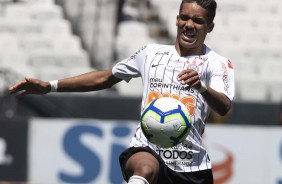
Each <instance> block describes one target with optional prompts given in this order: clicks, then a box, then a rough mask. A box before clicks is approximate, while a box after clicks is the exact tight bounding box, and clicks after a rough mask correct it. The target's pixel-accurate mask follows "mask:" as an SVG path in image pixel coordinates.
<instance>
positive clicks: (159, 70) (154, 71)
mask: <svg viewBox="0 0 282 184" xmlns="http://www.w3.org/2000/svg"><path fill="white" fill-rule="evenodd" d="M147 59H148V60H147V65H146V68H145V73H146V74H147V75H150V76H156V75H176V74H178V73H179V72H181V71H183V70H185V69H193V70H195V71H197V72H198V73H199V74H201V73H203V72H204V71H205V70H204V68H205V67H206V62H207V58H204V57H198V56H195V57H173V56H171V55H162V56H155V57H151V58H147Z"/></svg>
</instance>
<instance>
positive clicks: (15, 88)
mask: <svg viewBox="0 0 282 184" xmlns="http://www.w3.org/2000/svg"><path fill="white" fill-rule="evenodd" d="M26 83H27V81H26V79H24V80H21V81H20V82H18V83H16V84H15V85H14V86H11V87H10V88H9V91H10V94H13V93H17V92H19V91H21V90H24V88H25V86H26Z"/></svg>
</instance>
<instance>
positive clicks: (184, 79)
mask: <svg viewBox="0 0 282 184" xmlns="http://www.w3.org/2000/svg"><path fill="white" fill-rule="evenodd" d="M177 80H178V81H180V83H181V84H182V85H188V87H189V88H190V87H192V88H194V89H200V88H201V81H200V76H199V74H198V72H196V71H195V70H193V69H185V70H183V71H181V72H180V73H179V74H178V76H177Z"/></svg>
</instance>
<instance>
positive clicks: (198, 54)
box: [10, 0, 234, 184]
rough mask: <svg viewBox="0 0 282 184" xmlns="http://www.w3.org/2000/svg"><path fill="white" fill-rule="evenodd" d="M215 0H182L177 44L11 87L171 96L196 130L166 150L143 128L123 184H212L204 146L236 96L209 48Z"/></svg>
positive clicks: (229, 74)
mask: <svg viewBox="0 0 282 184" xmlns="http://www.w3.org/2000/svg"><path fill="white" fill-rule="evenodd" d="M216 7H217V3H216V2H215V1H214V0H182V2H181V5H180V9H179V14H178V15H177V17H176V26H177V38H176V41H175V45H159V44H148V45H147V46H145V47H144V48H142V49H140V50H138V51H137V52H136V53H135V54H133V55H132V56H130V57H128V58H126V59H124V60H123V61H120V62H119V63H117V64H116V65H115V66H114V67H113V68H112V69H110V70H103V71H93V72H89V73H85V74H81V75H79V76H75V77H70V78H65V79H61V80H54V81H49V82H48V81H42V80H39V79H32V78H25V79H24V80H22V81H20V82H18V83H16V84H15V85H14V86H12V87H11V88H10V92H11V93H12V94H14V93H17V96H18V97H22V96H25V95H27V94H46V93H48V92H50V91H56V92H86V91H95V90H102V89H105V88H110V87H112V86H113V85H114V84H116V83H118V82H120V81H121V80H125V81H129V80H130V79H131V78H134V77H141V78H142V80H143V96H142V106H143V107H144V106H145V105H146V104H148V103H149V102H151V101H152V100H153V99H156V98H159V97H162V96H171V97H173V98H176V99H179V100H180V101H181V102H183V103H184V104H185V106H186V107H187V108H188V110H189V112H190V115H191V117H192V118H191V119H192V120H191V121H192V122H191V123H192V128H191V131H190V132H189V135H188V137H187V138H186V140H185V141H183V142H182V143H181V144H180V145H178V146H175V147H172V148H168V149H164V148H160V147H157V146H155V145H153V144H152V143H150V142H149V141H148V140H147V139H146V138H145V136H144V135H143V133H142V130H141V128H140V124H139V125H138V126H137V129H136V133H135V135H134V137H132V140H131V142H130V145H129V148H128V149H127V150H125V151H124V152H123V153H122V154H121V155H120V165H121V169H122V172H123V176H124V179H125V181H127V182H128V183H130V184H148V183H150V184H157V183H158V184H184V183H187V184H212V183H213V174H212V170H211V168H212V164H211V161H210V158H209V156H208V153H207V151H206V149H205V147H204V146H203V143H202V135H203V133H204V130H205V124H206V120H207V118H208V115H209V112H210V110H211V109H212V110H214V111H215V112H217V113H218V114H220V115H222V116H223V115H226V113H228V112H229V110H230V108H231V104H232V99H233V97H234V71H233V67H232V65H231V63H230V61H229V60H228V59H227V58H225V57H223V56H220V55H219V54H217V53H216V52H215V51H213V50H211V49H210V48H208V47H207V46H206V45H205V44H204V41H205V37H206V35H207V34H208V33H210V32H211V31H212V30H213V28H214V23H213V20H214V17H215V14H216Z"/></svg>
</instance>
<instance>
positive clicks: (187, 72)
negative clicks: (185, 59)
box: [177, 69, 197, 81]
mask: <svg viewBox="0 0 282 184" xmlns="http://www.w3.org/2000/svg"><path fill="white" fill-rule="evenodd" d="M194 75H197V72H196V71H195V70H192V69H186V70H183V71H181V72H180V73H179V74H178V75H177V80H179V81H181V80H184V79H187V78H189V77H192V76H194Z"/></svg>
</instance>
